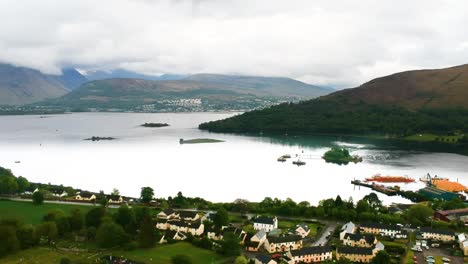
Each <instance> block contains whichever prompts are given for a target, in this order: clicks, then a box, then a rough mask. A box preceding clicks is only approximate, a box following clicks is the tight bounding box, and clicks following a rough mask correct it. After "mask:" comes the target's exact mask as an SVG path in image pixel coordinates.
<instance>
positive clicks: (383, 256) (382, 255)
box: [371, 250, 390, 264]
mask: <svg viewBox="0 0 468 264" xmlns="http://www.w3.org/2000/svg"><path fill="white" fill-rule="evenodd" d="M371 263H372V264H387V263H390V255H389V254H388V253H387V252H386V251H385V250H381V251H379V252H377V255H375V257H374V258H373V259H372V261H371Z"/></svg>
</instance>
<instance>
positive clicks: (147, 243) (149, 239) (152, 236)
mask: <svg viewBox="0 0 468 264" xmlns="http://www.w3.org/2000/svg"><path fill="white" fill-rule="evenodd" d="M155 243H156V232H155V230H154V225H153V221H151V218H150V217H149V216H147V217H145V218H144V219H143V222H142V223H141V228H140V233H138V244H139V246H140V247H142V248H150V247H153V246H154V244H155Z"/></svg>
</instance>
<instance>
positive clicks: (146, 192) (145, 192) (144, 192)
mask: <svg viewBox="0 0 468 264" xmlns="http://www.w3.org/2000/svg"><path fill="white" fill-rule="evenodd" d="M153 197H154V190H153V188H151V187H142V188H141V193H140V199H141V201H142V202H144V203H149V202H150V201H151V200H152V199H153Z"/></svg>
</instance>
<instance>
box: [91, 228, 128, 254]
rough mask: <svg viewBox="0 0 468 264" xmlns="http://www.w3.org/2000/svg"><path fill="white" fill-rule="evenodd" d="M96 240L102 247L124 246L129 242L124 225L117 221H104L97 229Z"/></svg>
mask: <svg viewBox="0 0 468 264" xmlns="http://www.w3.org/2000/svg"><path fill="white" fill-rule="evenodd" d="M96 241H97V243H98V245H99V246H100V247H102V248H110V247H115V246H122V245H124V244H125V243H126V242H128V237H127V234H125V231H124V230H123V228H122V226H120V225H118V224H116V223H112V222H110V223H103V224H102V225H101V226H100V227H99V228H98V230H97V233H96Z"/></svg>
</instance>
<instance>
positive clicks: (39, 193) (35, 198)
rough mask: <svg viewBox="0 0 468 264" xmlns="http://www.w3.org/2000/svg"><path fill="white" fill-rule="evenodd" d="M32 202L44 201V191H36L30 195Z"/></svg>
mask: <svg viewBox="0 0 468 264" xmlns="http://www.w3.org/2000/svg"><path fill="white" fill-rule="evenodd" d="M32 199H33V204H36V205H40V204H42V203H43V202H44V193H43V192H42V191H37V192H35V193H33V195H32Z"/></svg>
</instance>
